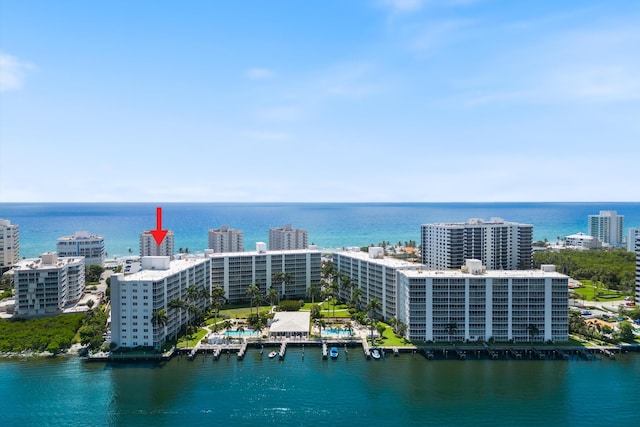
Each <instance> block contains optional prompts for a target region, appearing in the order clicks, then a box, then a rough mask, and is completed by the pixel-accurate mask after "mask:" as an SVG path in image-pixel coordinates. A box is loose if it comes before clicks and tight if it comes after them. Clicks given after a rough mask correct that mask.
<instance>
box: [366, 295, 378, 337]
mask: <svg viewBox="0 0 640 427" xmlns="http://www.w3.org/2000/svg"><path fill="white" fill-rule="evenodd" d="M380 307H381V306H380V302H379V301H378V300H377V299H376V298H373V299H372V300H371V301H369V304H367V316H369V321H370V322H371V344H372V345H373V328H374V327H375V324H376V316H377V312H378V310H380Z"/></svg>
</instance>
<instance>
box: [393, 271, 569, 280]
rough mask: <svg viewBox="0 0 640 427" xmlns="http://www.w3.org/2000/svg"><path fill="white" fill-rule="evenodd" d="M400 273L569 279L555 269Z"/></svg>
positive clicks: (404, 272)
mask: <svg viewBox="0 0 640 427" xmlns="http://www.w3.org/2000/svg"><path fill="white" fill-rule="evenodd" d="M402 274H404V275H405V276H407V277H410V278H414V277H431V278H445V277H454V278H456V277H458V278H473V279H482V278H492V279H493V278H497V279H500V278H505V279H508V278H518V277H522V278H527V277H542V278H544V277H556V278H562V279H569V276H567V275H565V274H562V273H558V272H557V271H543V270H486V271H483V272H482V273H480V274H473V273H468V272H464V271H462V270H457V269H456V270H403V271H402Z"/></svg>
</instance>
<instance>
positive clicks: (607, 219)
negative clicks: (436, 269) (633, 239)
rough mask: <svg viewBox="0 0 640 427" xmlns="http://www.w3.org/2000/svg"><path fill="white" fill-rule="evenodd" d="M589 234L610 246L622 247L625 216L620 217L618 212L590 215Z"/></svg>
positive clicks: (601, 212)
mask: <svg viewBox="0 0 640 427" xmlns="http://www.w3.org/2000/svg"><path fill="white" fill-rule="evenodd" d="M588 234H589V235H590V236H593V237H596V238H597V239H598V240H600V241H601V242H602V243H603V244H606V245H609V246H613V247H618V246H620V245H622V238H623V234H624V215H618V212H617V211H600V213H599V214H598V215H589V231H588Z"/></svg>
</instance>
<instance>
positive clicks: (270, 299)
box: [267, 286, 278, 310]
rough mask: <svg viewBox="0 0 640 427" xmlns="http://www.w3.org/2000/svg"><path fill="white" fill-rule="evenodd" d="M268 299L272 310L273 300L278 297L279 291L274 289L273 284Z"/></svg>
mask: <svg viewBox="0 0 640 427" xmlns="http://www.w3.org/2000/svg"><path fill="white" fill-rule="evenodd" d="M267 299H268V300H269V303H270V304H271V310H273V302H274V301H276V300H277V299H278V292H277V291H276V290H275V289H273V286H272V287H270V288H269V293H267Z"/></svg>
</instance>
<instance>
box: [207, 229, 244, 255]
mask: <svg viewBox="0 0 640 427" xmlns="http://www.w3.org/2000/svg"><path fill="white" fill-rule="evenodd" d="M243 239H244V234H243V233H242V231H240V230H235V229H233V228H229V226H228V225H223V226H222V227H220V228H219V229H215V230H214V229H209V249H213V251H214V252H216V253H220V252H242V251H244V241H243Z"/></svg>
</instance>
